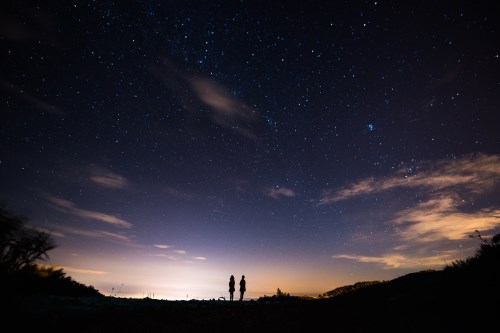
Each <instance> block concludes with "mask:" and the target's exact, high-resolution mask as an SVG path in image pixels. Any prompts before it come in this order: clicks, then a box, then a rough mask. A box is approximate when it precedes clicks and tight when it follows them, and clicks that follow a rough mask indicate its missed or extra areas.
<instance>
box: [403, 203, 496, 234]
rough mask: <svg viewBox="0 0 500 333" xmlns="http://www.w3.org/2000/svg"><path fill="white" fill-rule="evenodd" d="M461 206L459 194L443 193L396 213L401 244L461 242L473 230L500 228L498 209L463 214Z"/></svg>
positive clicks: (484, 209)
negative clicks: (405, 242)
mask: <svg viewBox="0 0 500 333" xmlns="http://www.w3.org/2000/svg"><path fill="white" fill-rule="evenodd" d="M462 204H463V202H462V200H460V198H459V197H458V195H456V194H452V193H449V194H448V195H444V194H443V195H441V196H439V197H435V198H431V199H429V200H427V201H425V202H422V203H420V204H418V205H416V206H415V207H411V208H408V209H406V210H403V211H401V212H399V213H398V214H397V218H396V219H394V220H393V222H394V223H396V224H398V225H401V226H403V228H401V231H400V232H399V237H400V238H401V239H402V240H403V241H407V242H409V241H411V242H419V243H426V242H436V241H442V240H463V239H464V238H467V237H468V236H469V235H471V234H472V233H473V232H474V230H483V231H484V230H491V229H494V228H497V227H499V226H500V209H489V208H483V209H479V210H477V211H474V212H462V211H460V207H461V206H462Z"/></svg>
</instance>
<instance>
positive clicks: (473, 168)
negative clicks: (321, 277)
mask: <svg viewBox="0 0 500 333" xmlns="http://www.w3.org/2000/svg"><path fill="white" fill-rule="evenodd" d="M499 183H500V155H484V154H477V155H469V156H466V157H464V158H460V159H453V160H451V161H448V160H446V161H437V162H435V163H425V164H422V165H420V166H419V167H418V170H417V171H416V172H415V171H414V172H413V173H411V174H408V173H407V172H406V170H400V171H398V172H396V174H395V175H394V176H391V177H386V178H383V179H375V178H370V179H364V180H361V181H358V182H355V183H353V184H350V185H348V186H346V187H345V188H340V189H337V190H334V191H329V192H325V193H324V196H323V197H322V199H321V200H320V204H322V205H326V204H332V203H335V202H339V201H342V200H349V199H353V198H356V197H358V196H363V195H373V194H376V193H381V192H383V191H389V190H393V189H398V188H399V189H404V190H405V191H406V193H407V195H414V196H416V197H418V201H417V202H416V203H415V204H414V205H413V206H409V207H408V206H407V207H406V208H404V209H402V210H399V211H394V212H392V213H391V214H389V216H388V217H387V220H386V222H385V226H386V227H387V228H386V229H385V230H392V231H393V232H392V233H391V236H392V238H391V239H390V243H388V241H389V240H388V238H387V234H386V233H385V232H384V235H382V234H381V235H379V236H377V235H373V236H372V237H371V241H372V242H378V240H380V242H383V243H384V244H386V248H385V253H383V254H381V255H379V256H352V255H347V254H340V255H335V256H332V258H336V259H339V258H344V259H352V260H356V261H358V262H363V263H377V264H381V265H383V266H384V267H385V268H415V267H429V266H437V265H443V263H444V262H449V261H452V260H456V259H458V258H457V256H459V255H463V253H464V252H462V251H463V250H465V249H461V244H462V243H464V241H465V240H466V239H468V238H469V236H470V235H471V234H472V233H473V232H474V230H480V231H481V233H482V234H483V235H484V234H487V233H488V232H492V231H494V230H496V229H498V228H500V209H498V206H497V205H498V202H496V201H492V200H491V196H492V195H493V197H495V196H497V195H498V189H499V187H498V184H499ZM409 191H412V192H413V193H411V192H409ZM484 198H487V200H484ZM481 203H482V204H481ZM377 237H379V238H380V239H378V238H377ZM430 252H432V253H430Z"/></svg>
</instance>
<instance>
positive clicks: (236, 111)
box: [188, 77, 258, 140]
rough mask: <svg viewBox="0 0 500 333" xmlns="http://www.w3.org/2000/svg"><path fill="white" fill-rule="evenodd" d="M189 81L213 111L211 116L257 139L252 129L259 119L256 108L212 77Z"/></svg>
mask: <svg viewBox="0 0 500 333" xmlns="http://www.w3.org/2000/svg"><path fill="white" fill-rule="evenodd" d="M188 81H189V83H190V84H191V87H192V89H193V91H194V93H195V94H196V95H197V96H198V98H199V99H200V100H201V101H202V102H203V103H205V104H206V105H207V106H208V107H210V109H211V110H212V111H213V113H212V115H211V118H212V120H213V121H214V122H215V123H217V124H219V125H221V126H223V127H228V128H231V129H232V130H233V131H235V132H237V133H239V134H241V135H243V136H245V137H247V138H250V139H253V140H256V139H257V136H256V134H255V133H254V131H253V130H252V129H251V126H252V124H253V123H255V122H256V121H257V120H258V113H257V112H256V111H255V110H253V109H252V108H250V107H249V106H248V105H246V104H244V103H242V102H241V101H240V100H238V99H237V98H236V97H234V96H233V95H231V94H229V92H228V91H227V90H226V89H225V88H224V87H222V86H221V85H220V84H218V83H216V82H214V81H212V80H210V79H206V78H202V77H194V78H190V79H189V80H188Z"/></svg>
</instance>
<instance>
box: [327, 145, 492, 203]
mask: <svg viewBox="0 0 500 333" xmlns="http://www.w3.org/2000/svg"><path fill="white" fill-rule="evenodd" d="M499 181H500V155H483V154H478V155H470V156H466V157H464V158H461V159H453V160H443V161H438V162H436V163H433V164H428V165H424V166H422V170H421V171H418V172H416V173H413V174H408V173H407V171H406V170H404V169H402V170H400V171H399V172H398V173H397V175H396V176H393V177H388V178H385V179H379V180H377V179H374V178H370V179H363V180H360V181H358V182H355V183H352V184H350V185H348V186H346V187H344V188H341V189H337V190H327V191H325V192H323V195H322V197H321V199H320V200H319V204H320V205H326V204H331V203H335V202H337V201H341V200H346V199H350V198H354V197H356V196H360V195H366V194H372V193H378V192H382V191H387V190H390V189H394V188H419V187H425V188H432V189H435V190H445V189H447V188H451V187H456V186H461V187H462V188H463V189H464V190H467V191H470V192H473V193H481V192H484V191H486V190H489V189H491V188H492V187H493V186H495V185H496V184H497V183H498V182H499Z"/></svg>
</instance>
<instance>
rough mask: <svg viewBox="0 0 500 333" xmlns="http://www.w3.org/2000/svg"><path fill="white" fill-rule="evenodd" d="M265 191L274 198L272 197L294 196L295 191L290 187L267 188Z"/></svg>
mask: <svg viewBox="0 0 500 333" xmlns="http://www.w3.org/2000/svg"><path fill="white" fill-rule="evenodd" d="M265 193H266V195H267V196H269V197H271V198H274V199H278V198H279V197H287V198H291V197H294V196H295V192H294V191H293V190H292V189H290V188H287V187H278V188H276V187H272V188H268V189H267V190H266V191H265Z"/></svg>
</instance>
